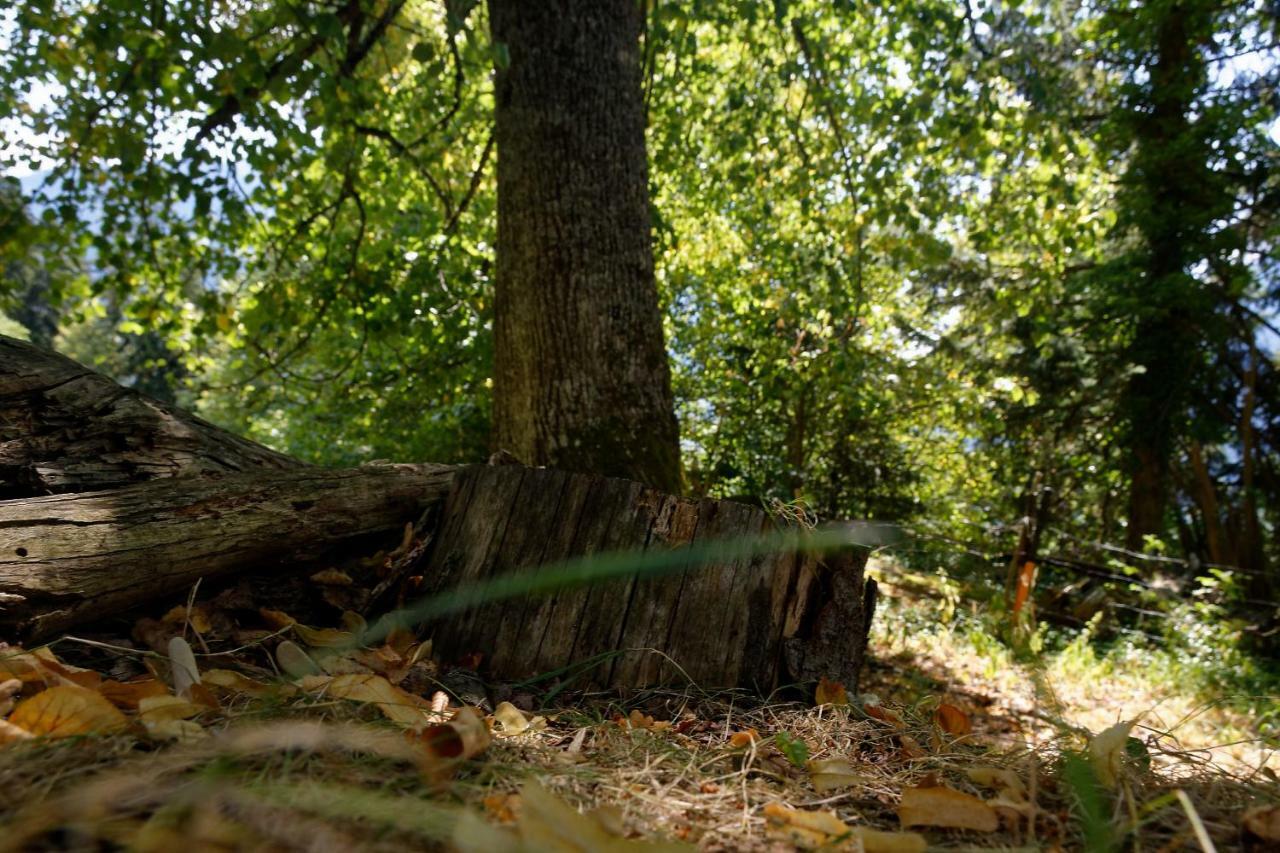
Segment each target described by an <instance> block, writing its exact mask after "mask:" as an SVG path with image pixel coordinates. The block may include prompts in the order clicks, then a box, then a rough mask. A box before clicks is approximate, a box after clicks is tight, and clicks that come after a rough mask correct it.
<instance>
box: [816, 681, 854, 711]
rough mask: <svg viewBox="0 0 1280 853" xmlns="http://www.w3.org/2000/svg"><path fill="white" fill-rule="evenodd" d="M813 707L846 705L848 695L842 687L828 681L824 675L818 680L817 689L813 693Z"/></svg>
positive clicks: (835, 682)
mask: <svg viewBox="0 0 1280 853" xmlns="http://www.w3.org/2000/svg"><path fill="white" fill-rule="evenodd" d="M813 702H814V704H815V705H848V704H849V694H848V693H847V692H846V691H845V689H844V685H843V684H841V683H840V682H838V681H828V680H827V677H826V676H825V675H824V676H822V677H821V678H819V679H818V688H817V690H815V691H814V693H813Z"/></svg>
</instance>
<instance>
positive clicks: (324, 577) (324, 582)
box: [311, 569, 351, 586]
mask: <svg viewBox="0 0 1280 853" xmlns="http://www.w3.org/2000/svg"><path fill="white" fill-rule="evenodd" d="M311 582H312V583H318V584H320V585H321V586H351V575H349V574H347V573H346V572H341V571H338V570H337V569H325V570H324V571H322V572H316V573H315V574H314V575H312V576H311Z"/></svg>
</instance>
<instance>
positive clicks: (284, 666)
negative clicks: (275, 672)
mask: <svg viewBox="0 0 1280 853" xmlns="http://www.w3.org/2000/svg"><path fill="white" fill-rule="evenodd" d="M276 664H277V665H278V666H279V667H280V669H281V671H283V672H284V674H285V675H287V676H289V677H290V678H294V679H297V678H303V677H305V676H308V675H318V674H319V673H320V672H321V670H320V665H319V664H317V663H316V662H315V661H313V660H312V659H311V657H310V656H309V655H308V654H307V653H306V652H304V651H303V650H302V647H301V646H299V645H298V644H297V643H295V642H293V640H285V641H283V642H282V643H280V645H278V646H276Z"/></svg>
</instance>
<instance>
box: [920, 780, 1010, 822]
mask: <svg viewBox="0 0 1280 853" xmlns="http://www.w3.org/2000/svg"><path fill="white" fill-rule="evenodd" d="M898 820H899V821H900V822H901V823H902V825H903V826H941V827H948V828H950V829H973V830H977V831H978V832H995V831H996V830H997V829H998V828H999V827H1000V818H999V816H997V815H996V813H995V810H994V809H992V808H991V806H989V805H987V804H986V803H984V802H983V801H982V800H980V799H978V798H977V797H974V796H972V795H970V794H966V793H964V792H963V791H957V790H955V789H953V788H948V787H946V786H945V785H935V786H931V787H927V788H907V789H906V790H905V791H903V792H902V803H901V804H900V805H899V806H898Z"/></svg>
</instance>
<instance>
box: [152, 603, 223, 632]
mask: <svg viewBox="0 0 1280 853" xmlns="http://www.w3.org/2000/svg"><path fill="white" fill-rule="evenodd" d="M160 622H161V624H163V625H171V626H173V627H176V628H179V629H181V627H182V626H183V625H190V626H191V630H192V631H195V632H196V633H197V634H207V633H209V632H210V631H211V630H213V626H212V625H211V624H210V622H209V614H208V612H207V611H206V610H205V609H204V607H202V606H200V605H198V604H197V605H196V606H194V607H192V608H191V609H190V610H189V611H188V609H187V606H186V605H185V604H179V605H177V606H176V607H174V608H173V609H172V610H170V611H169V612H168V613H166V614H165V615H163V616H161V617H160Z"/></svg>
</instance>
